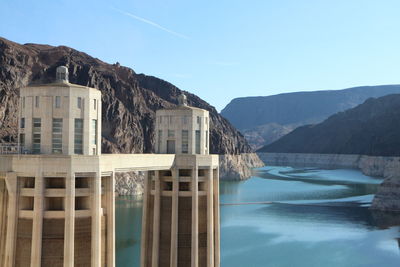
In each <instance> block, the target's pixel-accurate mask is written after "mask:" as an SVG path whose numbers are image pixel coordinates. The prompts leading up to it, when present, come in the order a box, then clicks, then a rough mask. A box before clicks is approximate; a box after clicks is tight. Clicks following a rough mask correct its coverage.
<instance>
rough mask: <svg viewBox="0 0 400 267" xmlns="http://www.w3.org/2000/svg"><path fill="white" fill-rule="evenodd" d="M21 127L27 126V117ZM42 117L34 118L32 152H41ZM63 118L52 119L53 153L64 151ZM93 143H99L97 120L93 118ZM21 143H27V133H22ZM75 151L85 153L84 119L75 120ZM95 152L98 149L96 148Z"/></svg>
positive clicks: (23, 119)
mask: <svg viewBox="0 0 400 267" xmlns="http://www.w3.org/2000/svg"><path fill="white" fill-rule="evenodd" d="M21 128H25V118H21ZM41 128H42V121H41V118H33V124H32V153H34V154H39V153H40V144H41ZM62 128H63V119H59V118H53V121H52V153H54V154H61V153H62V132H63V130H62ZM91 139H92V140H91V143H92V144H94V145H96V144H97V120H92V136H91ZM20 143H21V145H22V146H24V145H25V135H24V134H21V135H20ZM74 153H75V154H83V119H75V121H74ZM94 154H96V151H95V150H94Z"/></svg>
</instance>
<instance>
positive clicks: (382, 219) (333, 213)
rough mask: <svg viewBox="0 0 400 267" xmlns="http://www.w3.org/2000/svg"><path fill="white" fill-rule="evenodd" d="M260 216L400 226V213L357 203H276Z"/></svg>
mask: <svg viewBox="0 0 400 267" xmlns="http://www.w3.org/2000/svg"><path fill="white" fill-rule="evenodd" d="M256 212H258V213H259V214H260V215H266V216H271V217H274V218H277V219H279V220H293V219H296V220H297V221H318V222H319V223H343V222H346V223H352V224H357V225H363V226H364V227H366V228H368V229H387V228H388V227H391V226H397V225H400V213H396V212H391V213H389V212H380V211H374V210H370V209H369V208H367V207H361V206H360V205H359V203H357V202H346V203H345V205H344V204H343V203H342V202H337V203H335V202H327V203H318V204H285V203H274V204H270V205H267V206H266V207H262V208H259V209H258V210H256Z"/></svg>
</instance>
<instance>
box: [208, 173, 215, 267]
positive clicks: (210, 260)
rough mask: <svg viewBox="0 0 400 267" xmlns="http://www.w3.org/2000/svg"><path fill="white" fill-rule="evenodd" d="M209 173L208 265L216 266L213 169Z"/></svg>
mask: <svg viewBox="0 0 400 267" xmlns="http://www.w3.org/2000/svg"><path fill="white" fill-rule="evenodd" d="M207 172H208V175H207V267H214V189H213V188H214V181H213V169H212V168H211V167H210V168H209V169H208V170H207Z"/></svg>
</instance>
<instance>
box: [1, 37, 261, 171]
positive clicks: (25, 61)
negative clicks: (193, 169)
mask: <svg viewBox="0 0 400 267" xmlns="http://www.w3.org/2000/svg"><path fill="white" fill-rule="evenodd" d="M60 65H65V66H67V67H68V69H69V73H70V77H69V80H70V82H71V83H76V84H80V85H84V86H90V87H95V88H98V89H99V90H101V92H102V103H103V110H102V115H103V120H102V126H103V129H102V151H103V153H151V152H153V151H154V119H155V110H157V109H160V108H165V107H171V106H174V105H176V104H177V103H178V100H177V97H178V96H179V95H180V94H181V92H182V91H181V90H180V89H178V88H177V87H175V86H174V85H172V84H171V83H168V82H166V81H163V80H161V79H158V78H156V77H152V76H147V75H144V74H137V73H135V72H134V71H133V70H132V69H130V68H127V67H123V66H120V64H118V63H116V64H107V63H105V62H103V61H101V60H99V59H97V58H93V57H91V56H89V55H87V54H85V53H83V52H79V51H77V50H74V49H72V48H69V47H66V46H58V47H54V46H49V45H40V44H24V45H21V44H17V43H14V42H11V41H8V40H6V39H4V38H0V102H1V106H0V142H12V141H14V140H15V138H16V134H17V133H16V129H17V110H18V102H17V97H18V94H19V88H21V87H23V86H26V85H28V84H29V83H36V82H38V83H39V82H49V81H52V80H53V79H54V77H55V70H56V68H57V67H58V66H60ZM185 94H186V96H187V99H188V104H189V105H191V106H195V107H199V108H203V109H206V110H208V111H209V112H210V127H211V130H210V151H211V153H215V154H220V155H222V157H225V155H228V156H229V157H228V158H229V159H230V158H232V157H234V158H235V160H236V162H233V161H231V160H228V163H226V162H225V163H226V164H225V165H224V166H225V167H223V168H221V174H222V176H224V174H226V173H230V174H231V175H236V177H235V178H238V177H239V178H243V176H246V175H248V174H249V173H250V171H249V168H250V167H254V166H257V165H260V164H261V162H260V161H259V160H258V158H257V156H256V155H254V154H252V153H251V152H252V149H251V147H250V146H249V145H248V143H247V142H246V140H245V139H244V137H243V136H242V135H241V134H240V133H239V132H238V131H237V130H236V129H235V128H234V127H233V126H232V125H231V124H230V123H229V122H228V121H227V120H226V119H224V118H223V117H221V116H220V115H219V114H218V112H217V111H216V110H215V108H214V107H213V106H211V105H209V104H208V103H207V102H205V101H204V100H202V99H200V98H199V97H197V96H196V95H193V94H191V93H188V92H185ZM225 161H226V160H225ZM226 168H229V169H226ZM246 173H247V174H246Z"/></svg>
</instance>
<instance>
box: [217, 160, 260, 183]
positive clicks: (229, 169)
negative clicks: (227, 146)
mask: <svg viewBox="0 0 400 267" xmlns="http://www.w3.org/2000/svg"><path fill="white" fill-rule="evenodd" d="M248 166H252V167H254V168H255V167H262V166H264V163H263V162H262V161H261V160H260V159H259V158H258V156H257V155H256V154H255V153H243V154H240V155H228V154H225V155H220V156H219V172H220V177H221V179H223V180H243V179H245V178H247V177H250V176H251V168H249V167H248Z"/></svg>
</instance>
